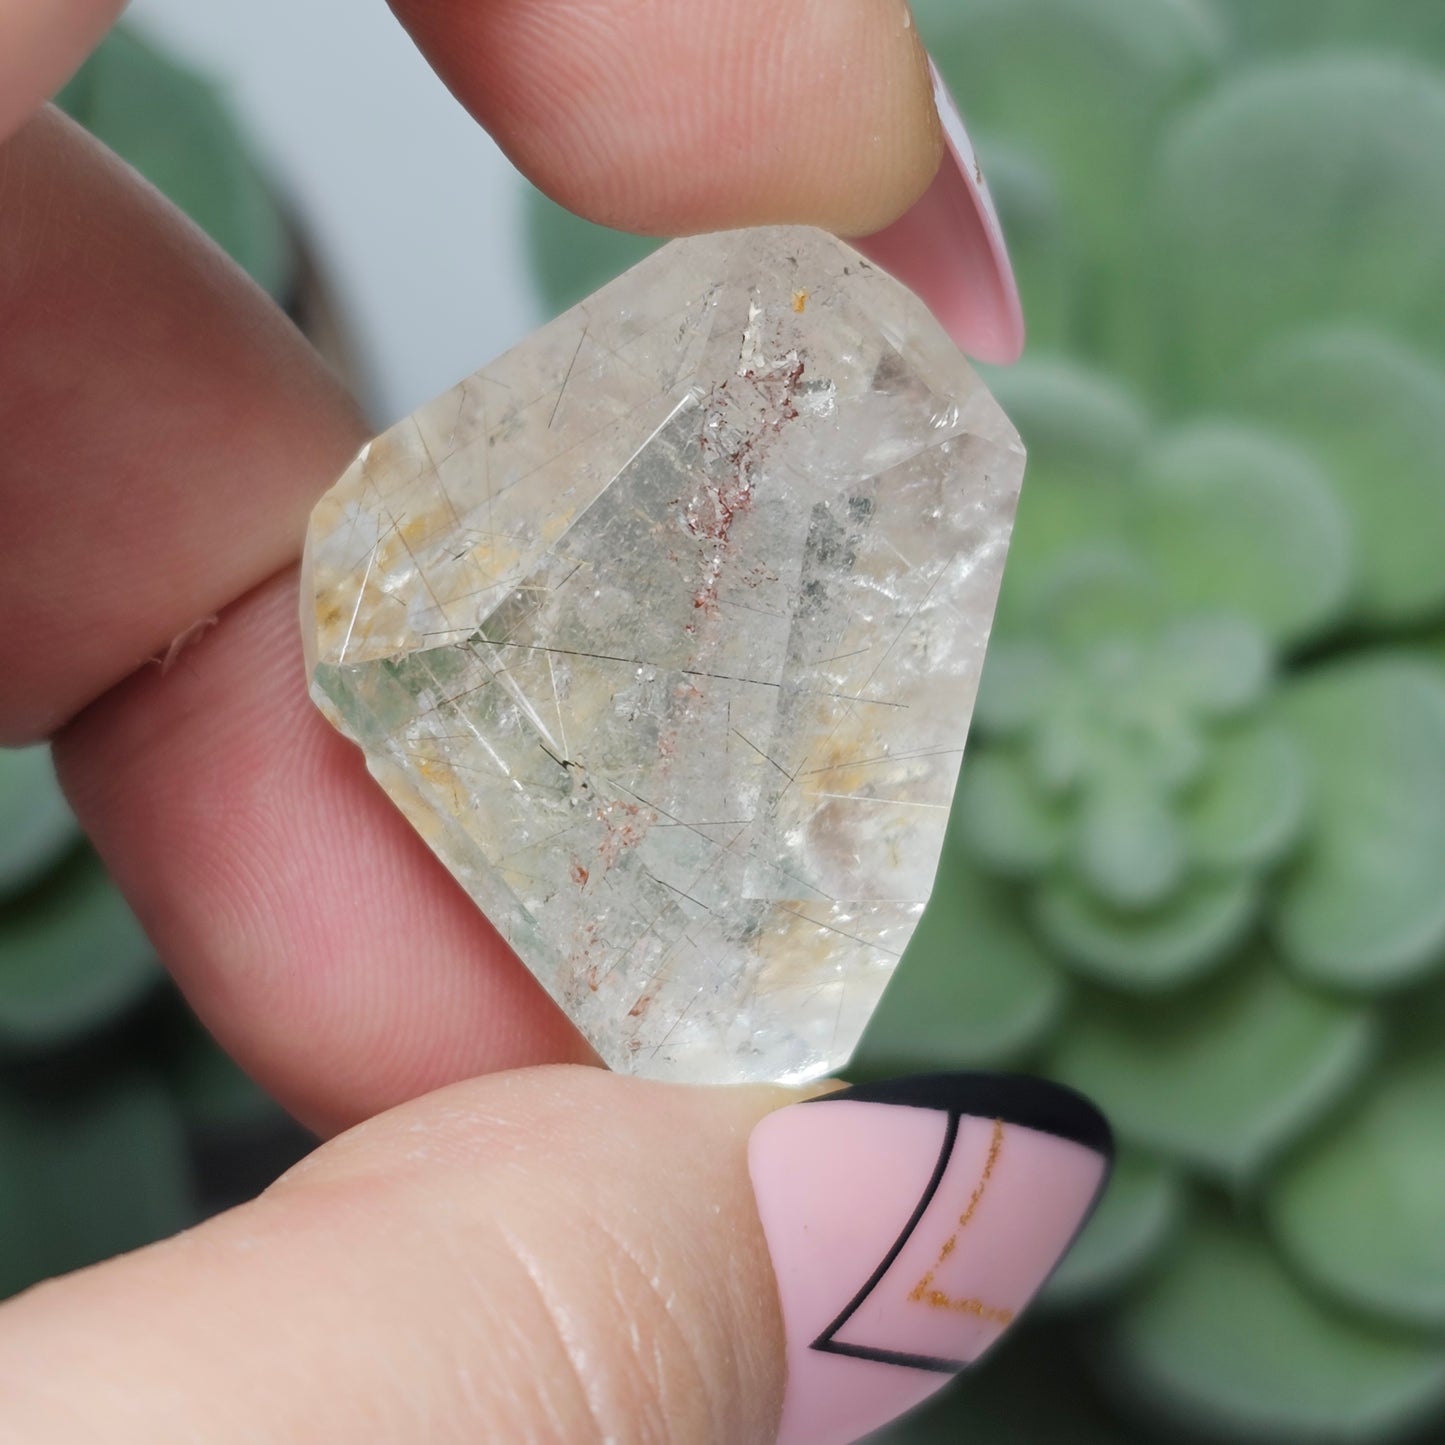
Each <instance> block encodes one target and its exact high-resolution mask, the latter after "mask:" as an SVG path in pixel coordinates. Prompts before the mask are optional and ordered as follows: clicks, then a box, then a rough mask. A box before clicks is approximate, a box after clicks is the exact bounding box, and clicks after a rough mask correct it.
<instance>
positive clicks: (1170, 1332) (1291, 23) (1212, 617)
mask: <svg viewBox="0 0 1445 1445" xmlns="http://www.w3.org/2000/svg"><path fill="white" fill-rule="evenodd" d="M915 10H916V12H917V16H918V21H919V25H920V28H921V29H922V31H923V33H924V34H925V36H926V38H927V39H928V40H929V43H930V44H931V46H932V47H933V49H934V52H935V54H936V56H937V57H938V59H939V62H940V64H941V65H942V67H943V69H944V70H945V72H946V73H947V74H948V76H949V78H950V80H951V82H952V84H953V86H954V89H955V91H956V93H957V94H958V95H959V96H960V97H961V98H962V100H963V103H964V107H965V111H966V113H967V115H968V118H969V121H970V126H971V128H972V129H973V130H974V132H975V135H976V138H977V139H978V141H979V148H980V152H981V155H982V157H983V160H984V164H985V169H986V171H987V172H988V174H989V176H990V179H991V181H992V183H993V187H994V190H995V193H996V196H997V199H998V202H999V206H1000V210H1001V212H1002V215H1003V217H1004V222H1005V226H1006V229H1007V231H1008V233H1009V237H1010V241H1011V245H1012V248H1013V252H1014V256H1015V260H1016V262H1017V265H1018V269H1019V273H1020V278H1021V283H1022V286H1023V291H1024V302H1025V310H1026V313H1027V315H1028V319H1029V323H1030V331H1031V345H1030V349H1029V355H1028V359H1027V360H1026V361H1025V362H1024V363H1023V364H1022V365H1021V366H1019V367H1017V368H1014V369H1013V370H1010V371H1007V372H999V373H996V374H992V375H991V376H990V381H991V384H992V385H993V386H994V387H995V389H996V390H997V392H998V394H999V395H1000V397H1001V399H1002V400H1003V401H1004V403H1005V405H1006V406H1007V407H1008V409H1009V411H1010V413H1011V415H1012V416H1013V417H1014V419H1015V420H1016V422H1017V423H1018V425H1019V427H1020V430H1021V431H1022V432H1023V434H1024V437H1025V440H1026V442H1027V443H1028V445H1029V449H1030V454H1031V461H1030V468H1029V474H1028V480H1027V483H1026V487H1025V496H1024V502H1023V505H1022V508H1021V511H1020V519H1019V527H1018V532H1017V535H1016V538H1015V542H1014V547H1013V551H1012V555H1011V559H1010V564H1009V571H1008V577H1007V580H1006V583H1005V588H1004V596H1003V599H1002V601H1001V605H1000V615H999V622H998V627H997V632H996V637H995V641H994V644H993V646H992V648H991V651H990V656H989V662H988V665H987V669H986V677H985V683H984V689H983V694H982V696H981V699H980V704H979V710H978V714H977V718H976V722H975V736H974V740H973V742H972V744H971V746H970V750H969V754H968V758H967V760H966V763H965V767H964V775H963V780H962V784H961V788H960V794H959V805H958V807H957V808H956V809H955V817H954V827H953V832H952V836H951V839H950V845H949V850H948V853H947V856H946V858H945V862H944V868H943V873H942V875H941V879H940V886H939V889H938V892H937V894H936V896H935V900H934V903H933V904H932V905H931V906H930V909H929V912H928V915H927V917H926V919H925V922H924V925H923V927H922V928H921V929H920V932H919V935H918V937H917V939H916V940H915V943H914V946H913V947H912V948H911V949H910V951H909V954H908V957H907V960H906V963H905V966H904V968H903V969H902V970H901V971H900V974H899V977H898V981H897V982H896V984H895V985H894V986H893V988H892V989H891V990H890V992H889V995H888V997H887V1000H886V1002H885V1004H884V1006H883V1008H882V1010H881V1012H880V1014H879V1016H878V1018H877V1019H876V1021H875V1023H874V1025H873V1027H872V1028H871V1029H870V1031H869V1034H868V1037H867V1039H866V1041H865V1045H864V1049H863V1052H862V1054H861V1056H860V1059H859V1061H858V1065H857V1067H856V1068H855V1069H853V1070H852V1071H851V1072H852V1073H853V1074H855V1075H859V1076H862V1075H869V1074H881V1073H885V1072H897V1071H898V1070H900V1069H904V1070H907V1069H916V1068H937V1067H989V1068H994V1067H1008V1068H1027V1069H1029V1070H1034V1071H1038V1072H1042V1073H1045V1074H1048V1075H1050V1076H1052V1077H1056V1078H1061V1079H1064V1080H1066V1081H1068V1082H1070V1083H1073V1084H1075V1085H1077V1086H1078V1087H1080V1088H1082V1089H1084V1090H1085V1091H1086V1092H1088V1093H1090V1094H1091V1095H1093V1096H1094V1097H1095V1098H1096V1099H1097V1100H1098V1101H1099V1102H1100V1103H1101V1104H1102V1105H1103V1107H1104V1108H1105V1109H1106V1110H1107V1111H1108V1112H1109V1113H1110V1115H1111V1117H1112V1118H1113V1120H1114V1122H1115V1125H1116V1128H1117V1130H1118V1133H1119V1136H1120V1139H1121V1142H1122V1146H1123V1147H1122V1152H1121V1158H1120V1162H1119V1168H1118V1170H1117V1173H1116V1176H1115V1180H1114V1184H1113V1187H1112V1189H1111V1192H1110V1194H1109V1196H1108V1199H1107V1201H1106V1203H1105V1205H1104V1207H1103V1208H1102V1210H1101V1211H1100V1213H1099V1214H1098V1216H1097V1217H1096V1219H1095V1221H1094V1223H1093V1224H1092V1225H1091V1226H1090V1227H1089V1229H1088V1231H1087V1232H1086V1234H1085V1236H1084V1237H1083V1239H1082V1241H1081V1242H1080V1245H1079V1247H1078V1249H1077V1250H1076V1252H1075V1253H1074V1254H1073V1255H1072V1256H1071V1257H1070V1259H1069V1261H1068V1262H1067V1264H1066V1265H1065V1266H1064V1268H1063V1269H1062V1270H1061V1271H1060V1273H1059V1275H1058V1276H1057V1277H1056V1278H1055V1280H1054V1281H1053V1283H1052V1284H1051V1285H1050V1287H1049V1289H1048V1292H1047V1296H1046V1299H1045V1301H1044V1302H1043V1303H1042V1305H1041V1307H1040V1308H1039V1309H1038V1310H1036V1311H1035V1314H1034V1316H1033V1318H1032V1319H1031V1320H1030V1321H1029V1322H1027V1323H1026V1324H1025V1325H1024V1326H1022V1327H1021V1328H1020V1329H1019V1330H1018V1331H1017V1332H1016V1333H1015V1335H1014V1337H1012V1338H1011V1339H1010V1340H1009V1342H1008V1343H1006V1345H1005V1346H1004V1347H1003V1348H1001V1349H1000V1350H999V1351H998V1353H997V1355H996V1357H994V1358H992V1359H991V1360H990V1361H989V1363H988V1364H987V1365H986V1366H984V1367H983V1368H982V1369H980V1370H979V1371H978V1372H977V1374H976V1375H975V1376H974V1377H973V1378H972V1379H971V1380H970V1381H969V1383H968V1386H967V1387H966V1388H965V1389H962V1390H959V1391H958V1392H956V1395H955V1396H951V1397H950V1398H949V1400H948V1401H946V1402H945V1403H943V1404H942V1405H940V1406H938V1407H936V1408H935V1409H933V1410H932V1411H931V1412H928V1413H926V1414H925V1415H923V1416H921V1417H919V1418H918V1419H917V1420H915V1421H912V1422H909V1423H907V1424H905V1425H903V1426H901V1427H898V1428H897V1429H895V1430H893V1431H892V1432H890V1434H889V1436H888V1438H889V1439H890V1440H893V1441H896V1442H909V1441H917V1442H924V1441H945V1440H947V1441H953V1440H962V1439H968V1440H971V1441H977V1442H980V1445H1004V1442H1009V1445H1013V1442H1036V1445H1053V1442H1069V1445H1102V1442H1119V1445H1132V1442H1174V1441H1181V1440H1183V1441H1201V1442H1234V1441H1239V1442H1260V1445H1291V1442H1300V1445H1312V1442H1321V1445H1323V1442H1338V1445H1348V1442H1380V1445H1385V1442H1395V1441H1411V1440H1420V1441H1428V1440H1439V1439H1445V4H1442V3H1441V0H915ZM64 99H65V103H66V104H67V105H68V106H69V108H71V110H72V111H73V113H75V114H76V115H77V116H78V117H79V118H80V119H81V120H82V121H84V122H85V123H86V124H88V125H90V126H92V128H94V129H95V130H96V131H97V133H99V134H100V135H101V136H102V137H103V138H105V139H106V140H108V141H109V142H110V143H111V144H113V145H115V146H116V147H117V149H119V150H120V151H121V152H122V154H124V155H126V156H127V157H128V158H129V159H131V160H132V161H133V163H135V164H136V165H137V166H138V167H139V168H140V169H142V170H143V171H145V172H146V173H147V174H148V175H150V176H151V177H152V178H153V179H154V180H155V181H156V182H157V183H158V184H160V185H161V186H162V187H163V188H164V189H167V190H168V191H169V193H170V194H172V195H173V196H174V197H175V199H177V200H178V201H179V202H180V203H181V204H182V205H183V206H185V207H186V208H187V209H188V210H190V211H191V213H192V214H193V215H195V216H196V217H197V219H198V220H200V221H201V223H202V224H204V225H206V226H207V227H208V229H210V230H211V231H212V234H214V235H215V236H216V237H217V238H218V239H219V240H220V241H221V242H222V243H223V244H224V245H226V246H227V247H228V249H230V250H231V251H232V253H233V254H234V255H236V256H237V258H238V259H239V260H241V262H242V264H244V265H246V266H247V267H248V268H249V269H250V270H251V271H252V272H253V274H255V275H256V276H257V277H258V279H260V280H261V281H262V283H263V284H265V285H266V286H267V287H268V288H269V289H271V291H272V292H273V294H275V295H276V296H277V297H278V298H279V299H281V300H282V301H283V302H284V303H287V304H290V305H292V306H293V309H297V308H298V306H299V302H298V287H299V282H298V275H299V274H300V272H301V270H302V269H303V268H302V267H301V263H300V261H299V260H298V256H297V252H296V246H295V243H294V240H293V239H292V238H291V235H290V232H289V230H288V227H287V225H286V219H285V216H284V215H283V213H282V212H281V211H280V209H279V208H278V207H277V206H276V204H275V202H274V201H273V200H272V199H271V198H270V196H269V195H268V193H267V191H266V190H265V188H264V187H263V186H262V185H261V184H260V183H259V182H258V181H257V179H256V176H255V172H254V171H253V170H252V168H251V166H250V164H249V162H248V161H247V159H246V154H245V149H244V147H243V146H242V145H241V144H240V143H239V142H238V140H237V138H236V135H235V132H234V129H233V128H232V127H231V126H230V124H229V122H228V121H227V120H226V117H225V115H224V113H223V112H222V110H221V108H220V107H219V106H218V105H217V103H216V101H215V99H214V97H213V96H212V94H211V92H210V91H209V90H208V89H207V88H206V87H205V86H204V85H202V84H200V83H199V82H197V81H196V80H194V79H193V78H192V77H190V76H188V75H186V74H185V73H184V72H182V71H180V70H178V69H176V68H175V67H174V66H171V65H170V64H169V63H168V62H166V61H164V60H163V59H162V58H161V57H159V56H157V55H156V54H155V53H154V51H152V50H150V49H149V48H148V47H145V46H142V45H140V43H139V42H137V41H135V40H134V39H133V38H130V37H125V36H122V37H118V38H116V39H114V40H113V41H112V42H110V44H109V45H108V46H107V48H106V50H105V51H103V52H102V53H101V55H100V56H98V57H97V58H96V60H94V61H93V62H92V63H91V64H90V66H88V67H87V70H86V71H85V72H83V73H82V75H81V76H80V77H79V78H78V79H77V81H76V82H75V83H74V84H73V85H72V86H71V87H70V89H69V90H68V92H67V94H66V96H65V97H64ZM178 116H184V117H185V118H186V119H187V122H188V123H187V124H184V125H178V124H175V120H176V118H177V117H178ZM529 207H530V209H529V212H528V226H529V232H530V241H531V248H532V256H533V260H534V269H535V275H536V279H537V282H538V285H539V288H540V290H541V291H542V293H543V294H544V295H545V297H546V298H547V299H548V301H549V303H550V304H551V305H552V306H553V307H554V308H561V307H562V306H564V305H566V304H569V303H570V302H572V301H574V300H576V299H578V298H579V297H581V296H582V295H585V294H586V293H587V292H589V291H591V290H592V289H594V288H595V287H596V286H597V285H598V284H600V283H601V282H602V281H604V280H605V279H607V277H608V276H610V275H612V274H614V273H615V272H617V271H619V270H621V269H623V268H624V267H625V266H626V265H628V264H629V263H630V262H631V261H632V260H633V259H635V258H636V257H637V256H638V255H640V254H641V252H642V251H643V250H645V249H646V247H647V245H648V244H649V243H646V242H639V241H637V240H635V239H633V238H628V237H621V236H617V235H614V234H612V233H608V232H603V231H600V230H598V229H597V228H595V227H591V226H588V225H586V224H585V223H582V222H579V221H576V220H575V219H573V218H571V217H569V216H567V215H565V214H564V213H562V212H560V211H558V210H557V209H556V208H555V207H554V206H552V205H550V203H548V202H546V201H544V200H542V199H541V198H540V197H533V198H532V199H531V200H530V202H529ZM304 1143H305V1141H304V1138H303V1136H301V1135H300V1134H299V1131H296V1130H295V1129H294V1128H293V1127H292V1126H289V1125H287V1124H286V1123H285V1121H284V1120H283V1119H281V1117H280V1116H279V1114H278V1113H277V1112H276V1111H275V1110H274V1108H273V1106H271V1105H269V1104H268V1103H267V1101H266V1100H265V1099H264V1098H262V1097H261V1096H260V1095H259V1094H258V1093H257V1092H256V1091H255V1090H254V1089H253V1088H252V1087H251V1086H250V1085H249V1084H247V1083H246V1082H245V1081H244V1080H243V1079H242V1078H241V1077H240V1076H239V1075H238V1074H237V1073H236V1072H235V1071H234V1070H233V1069H232V1068H231V1067H230V1066H229V1065H228V1064H226V1063H225V1061H224V1060H222V1059H221V1058H220V1056H219V1055H218V1054H217V1053H216V1051H215V1050H214V1048H213V1046H211V1045H210V1044H209V1043H208V1042H207V1040H206V1039H205V1037H204V1035H203V1034H202V1033H201V1031H200V1030H199V1029H198V1027H197V1026H196V1025H194V1024H193V1023H192V1022H191V1021H190V1020H189V1018H188V1016H187V1014H186V1012H185V1010H184V1008H183V1007H182V1006H181V1005H180V1004H179V1002H178V1001H177V999H176V998H175V997H174V995H173V994H172V993H171V992H170V991H169V990H168V988H167V987H166V986H165V985H164V984H163V983H162V982H161V980H160V977H159V974H158V971H157V969H156V967H155V965H154V963H153V961H152V959H151V957H150V955H149V951H148V949H147V947H146V945H145V943H144V940H143V939H142V938H141V936H140V935H139V933H138V931H137V930H136V929H135V927H134V924H133V923H132V922H131V921H130V919H129V916H128V914H127V913H126V912H125V910H124V907H123V905H121V904H120V903H119V902H118V900H117V898H116V896H115V894H114V892H113V890H112V889H111V888H110V886H109V884H108V883H107V882H106V880H105V878H104V876H103V874H102V873H101V871H100V869H99V867H98V865H97V864H96V863H95V862H94V860H93V858H92V857H91V856H90V855H89V854H88V853H87V852H86V851H85V849H84V846H83V845H82V844H81V843H79V841H78V840H77V838H76V835H75V832H74V828H73V824H72V823H71V821H70V819H69V815H68V813H67V812H66V810H65V808H64V805H63V803H62V802H61V801H60V799H59V796H58V794H57V792H56V790H55V787H54V783H53V780H52V778H51V776H50V773H49V770H48V762H47V760H46V758H45V755H44V754H43V752H37V751H31V752H26V753H19V754H0V1294H3V1293H4V1292H6V1291H9V1290H13V1289H15V1288H18V1287H20V1286H22V1285H23V1284H25V1283H26V1282H28V1281H29V1280H32V1279H35V1278H39V1277H42V1276H43V1275H45V1274H48V1273H53V1272H57V1271H59V1270H62V1269H65V1268H69V1267H72V1266H74V1265H77V1264H81V1263H84V1262H87V1261H88V1260H91V1259H95V1258H100V1257H103V1256H104V1255H106V1254H108V1253H112V1252H114V1251H116V1250H118V1249H121V1248H125V1247H128V1246H130V1245H132V1244H135V1243H139V1242H141V1241H142V1240H144V1239H147V1238H150V1237H153V1236H155V1235H157V1234H161V1233H165V1232H168V1231H170V1230H172V1229H175V1228H177V1227H180V1226H181V1225H182V1224H184V1223H187V1222H189V1221H190V1220H191V1219H193V1218H195V1217H196V1216H197V1214H198V1213H200V1212H202V1211H204V1210H206V1209H208V1208H214V1207H217V1206H219V1205H221V1204H224V1203H226V1202H229V1201H230V1200H231V1199H234V1198H239V1197H243V1196H244V1195H245V1194H246V1193H248V1192H252V1191H254V1189H255V1188H257V1187H259V1186H260V1184H262V1183H264V1182H265V1180H266V1179H268V1178H269V1177H271V1175H272V1174H274V1173H275V1172H276V1170H277V1169H279V1168H280V1167H282V1166H283V1165H284V1163H285V1162H287V1161H288V1160H289V1159H290V1158H291V1157H294V1154H295V1153H296V1152H297V1151H298V1150H300V1149H301V1148H302V1147H304Z"/></svg>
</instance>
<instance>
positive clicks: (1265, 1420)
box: [1103, 1212, 1445, 1445]
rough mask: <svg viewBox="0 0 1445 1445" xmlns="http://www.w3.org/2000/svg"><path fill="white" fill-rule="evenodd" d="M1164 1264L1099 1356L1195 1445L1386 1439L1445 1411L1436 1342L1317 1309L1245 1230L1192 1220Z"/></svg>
mask: <svg viewBox="0 0 1445 1445" xmlns="http://www.w3.org/2000/svg"><path fill="white" fill-rule="evenodd" d="M1164 1264H1165V1267H1164V1268H1161V1269H1159V1270H1156V1271H1153V1272H1152V1273H1151V1274H1150V1276H1149V1278H1148V1281H1147V1283H1146V1285H1145V1286H1144V1288H1143V1289H1141V1290H1140V1292H1139V1293H1138V1294H1137V1296H1136V1297H1135V1298H1134V1299H1132V1300H1131V1301H1129V1303H1128V1304H1126V1305H1125V1306H1124V1307H1123V1308H1122V1309H1121V1310H1120V1311H1119V1312H1118V1314H1117V1316H1116V1317H1115V1319H1114V1322H1113V1325H1112V1327H1111V1328H1110V1329H1109V1331H1108V1333H1107V1335H1106V1336H1105V1337H1104V1340H1103V1355H1104V1360H1105V1363H1106V1364H1107V1366H1108V1369H1109V1374H1108V1378H1110V1379H1111V1380H1112V1381H1113V1382H1115V1383H1116V1385H1117V1388H1118V1389H1119V1390H1120V1391H1121V1392H1124V1393H1126V1394H1127V1395H1128V1396H1130V1397H1132V1398H1133V1400H1134V1401H1136V1402H1137V1403H1139V1404H1141V1405H1143V1406H1144V1407H1145V1408H1147V1409H1148V1410H1149V1411H1150V1413H1156V1414H1160V1415H1163V1416H1164V1417H1165V1418H1166V1419H1168V1420H1170V1421H1171V1422H1173V1424H1174V1425H1177V1426H1178V1427H1179V1428H1181V1429H1184V1430H1186V1431H1188V1432H1189V1433H1190V1436H1191V1438H1194V1437H1198V1436H1204V1437H1206V1438H1209V1439H1239V1440H1248V1441H1258V1442H1260V1445H1265V1442H1268V1445H1306V1442H1310V1445H1314V1442H1323V1441H1329V1442H1332V1445H1389V1442H1393V1441H1396V1440H1400V1439H1402V1438H1404V1436H1405V1435H1406V1434H1407V1433H1408V1432H1409V1431H1410V1430H1412V1429H1414V1428H1418V1427H1419V1426H1420V1425H1421V1424H1422V1423H1423V1422H1424V1421H1425V1420H1428V1419H1431V1418H1433V1417H1434V1416H1435V1415H1436V1414H1437V1413H1438V1412H1439V1411H1440V1410H1441V1409H1442V1408H1445V1344H1442V1343H1440V1342H1439V1341H1431V1340H1428V1339H1420V1338H1418V1337H1412V1336H1409V1335H1401V1334H1396V1333H1394V1332H1391V1331H1389V1330H1386V1329H1383V1328H1379V1327H1376V1326H1374V1325H1371V1324H1370V1323H1369V1322H1367V1321H1365V1320H1362V1319H1360V1318H1358V1317H1357V1316H1353V1315H1350V1314H1347V1313H1340V1312H1336V1311H1334V1310H1331V1309H1329V1308H1328V1307H1325V1306H1322V1305H1320V1304H1318V1303H1316V1302H1315V1301H1314V1300H1313V1299H1312V1298H1311V1297H1310V1296H1308V1295H1306V1294H1305V1293H1304V1292H1303V1291H1302V1290H1301V1289H1300V1287H1299V1286H1298V1285H1297V1284H1296V1283H1295V1282H1294V1281H1293V1280H1292V1279H1291V1278H1290V1277H1289V1275H1287V1274H1286V1273H1285V1272H1284V1270H1283V1269H1281V1268H1280V1265H1279V1262H1278V1260H1277V1259H1276V1258H1275V1257H1274V1255H1273V1254H1272V1252H1271V1250H1270V1248H1269V1245H1268V1243H1267V1242H1266V1241H1265V1240H1264V1239H1263V1238H1262V1237H1261V1236H1260V1235H1259V1234H1258V1232H1257V1231H1255V1230H1254V1229H1252V1228H1251V1227H1250V1226H1249V1225H1248V1224H1245V1223H1243V1222H1242V1221H1238V1220H1231V1219H1229V1218H1227V1217H1226V1216H1224V1215H1223V1214H1221V1213H1217V1212H1208V1213H1204V1212H1201V1213H1200V1214H1199V1215H1198V1216H1197V1217H1195V1218H1194V1219H1193V1220H1192V1221H1191V1222H1190V1223H1189V1225H1188V1226H1187V1227H1186V1229H1185V1230H1184V1231H1183V1232H1182V1233H1181V1237H1180V1239H1179V1241H1178V1243H1177V1245H1176V1246H1175V1248H1174V1249H1173V1250H1171V1251H1170V1252H1169V1254H1168V1255H1167V1256H1166V1259H1165V1262H1164ZM1169 1438H1174V1437H1173V1435H1172V1433H1171V1435H1170V1437H1169Z"/></svg>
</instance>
